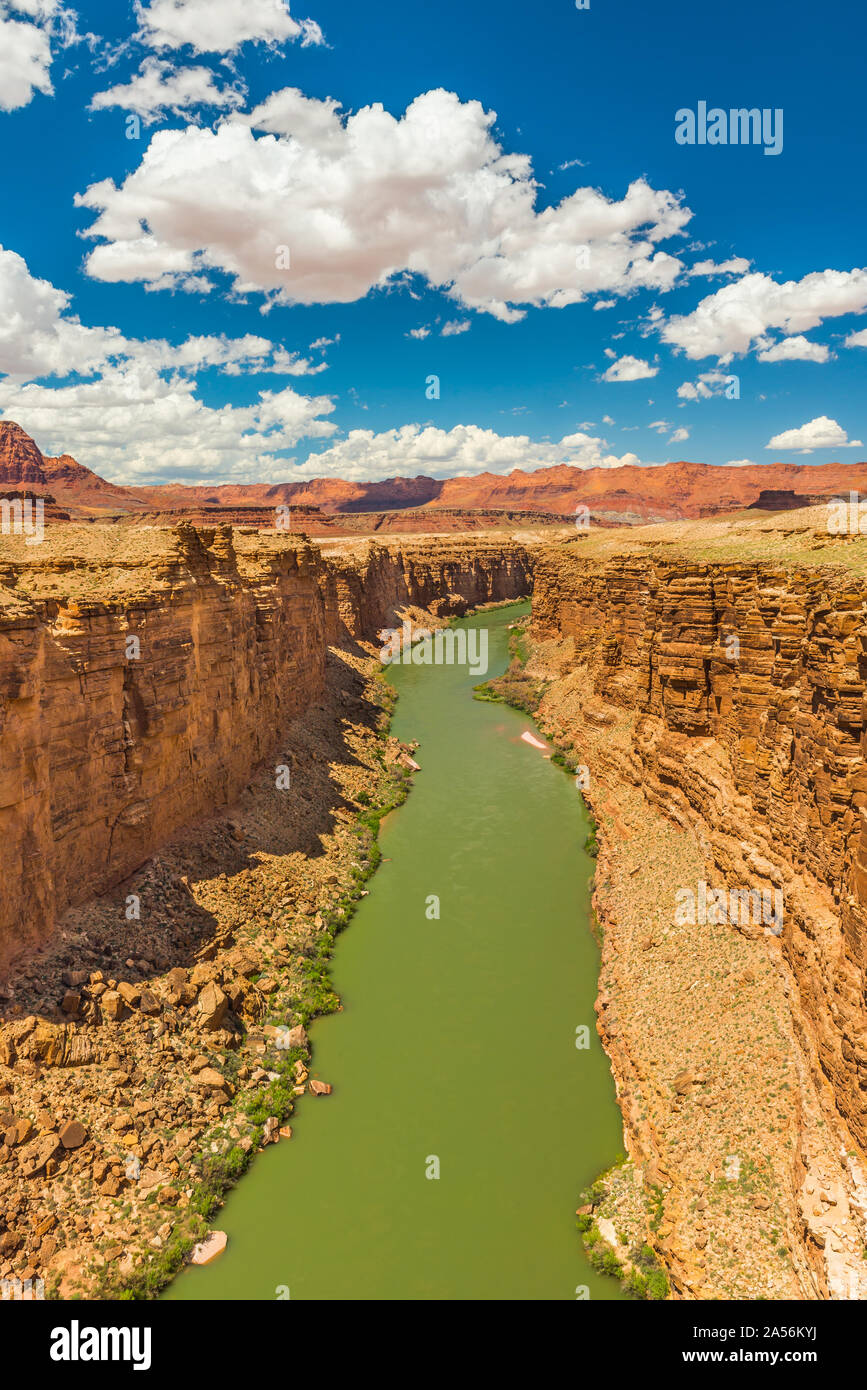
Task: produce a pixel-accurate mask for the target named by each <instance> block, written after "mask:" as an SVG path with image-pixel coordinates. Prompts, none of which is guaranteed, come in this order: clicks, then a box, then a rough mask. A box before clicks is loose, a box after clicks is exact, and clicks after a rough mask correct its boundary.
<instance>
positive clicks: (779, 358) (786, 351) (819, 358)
mask: <svg viewBox="0 0 867 1390" xmlns="http://www.w3.org/2000/svg"><path fill="white" fill-rule="evenodd" d="M830 355H831V354H830V350H829V349H828V348H827V347H826V346H825V344H824V343H812V342H811V341H810V339H809V338H805V337H804V335H803V334H802V333H799V334H798V335H797V336H796V337H794V338H783V339H782V340H781V341H780V342H779V343H774V345H773V347H769V348H765V349H764V350H763V351H762V352H760V353H759V354H758V359H759V361H760V362H827V361H828V358H829V356H830Z"/></svg>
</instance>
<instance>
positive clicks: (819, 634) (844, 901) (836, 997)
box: [532, 544, 867, 1239]
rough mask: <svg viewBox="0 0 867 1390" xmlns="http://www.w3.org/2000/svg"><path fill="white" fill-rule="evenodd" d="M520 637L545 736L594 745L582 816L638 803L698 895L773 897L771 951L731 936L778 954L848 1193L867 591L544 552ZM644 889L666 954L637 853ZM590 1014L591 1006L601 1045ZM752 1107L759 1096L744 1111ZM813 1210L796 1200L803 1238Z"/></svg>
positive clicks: (856, 1107)
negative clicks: (682, 838) (701, 890)
mask: <svg viewBox="0 0 867 1390" xmlns="http://www.w3.org/2000/svg"><path fill="white" fill-rule="evenodd" d="M532 633H533V637H534V639H535V643H536V644H537V647H538V648H539V650H542V649H543V648H545V646H546V644H547V645H548V669H547V670H546V671H545V672H544V674H546V675H547V676H548V677H549V678H550V677H553V678H554V683H553V685H552V686H551V693H550V694H549V696H548V697H546V698H545V699H543V702H542V717H543V721H544V720H545V719H547V720H548V721H549V723H553V724H554V725H557V726H559V728H560V730H561V731H562V732H565V733H566V734H567V735H568V736H569V738H570V739H571V740H572V741H573V742H574V744H575V746H576V747H577V748H579V750H580V748H581V747H582V743H584V744H587V745H588V746H589V744H590V743H592V745H593V754H592V765H591V768H590V772H591V777H592V788H591V793H590V796H591V801H593V800H596V801H598V802H599V804H600V805H602V806H604V805H605V797H606V796H607V795H608V794H609V792H610V791H611V790H612V789H616V788H617V787H618V786H620V787H633V788H636V789H639V791H640V793H641V796H642V797H643V799H644V803H645V804H646V805H649V806H651V807H653V808H654V809H655V810H658V811H661V812H663V813H664V816H665V818H666V819H667V821H668V822H669V823H673V824H674V825H675V826H680V827H683V828H684V829H685V830H686V831H688V832H689V833H690V836H691V837H692V839H693V840H694V842H695V844H696V845H697V847H698V849H699V851H700V860H699V862H702V861H703V872H704V875H705V878H706V881H707V882H708V884H710V885H713V886H716V887H721V888H726V889H731V888H741V889H743V888H749V889H759V890H768V891H773V890H775V889H779V890H781V891H782V894H783V903H784V911H783V928H782V935H781V937H780V940H779V944H778V943H777V941H776V938H775V937H773V936H772V935H771V932H770V931H769V930H768V929H767V927H766V926H765V924H763V923H761V922H758V923H756V922H755V921H753V922H750V923H747V922H744V921H739V922H738V923H736V924H733V927H734V929H736V930H737V931H738V932H739V933H741V935H742V936H746V937H749V938H752V939H755V940H758V939H761V940H762V941H764V943H765V945H766V947H767V949H768V950H769V951H770V953H771V956H772V957H773V954H774V952H779V951H780V949H781V950H782V956H781V962H782V963H784V964H785V965H786V966H787V967H788V970H789V972H790V974H789V976H788V978H790V979H791V980H792V981H793V983H794V988H793V989H792V990H791V993H789V987H788V986H787V985H785V981H784V983H783V988H784V990H785V992H786V994H787V996H788V997H789V999H790V1012H791V1017H792V1023H793V1027H794V1029H795V1032H796V1033H799V1034H800V1037H801V1042H802V1044H803V1055H804V1057H805V1059H806V1060H807V1065H808V1066H809V1065H812V1066H813V1067H814V1069H815V1075H814V1080H815V1082H816V1086H817V1088H818V1090H817V1094H821V1093H824V1092H827V1093H828V1095H829V1097H830V1099H831V1100H832V1102H833V1106H834V1107H835V1108H836V1110H837V1112H838V1114H839V1115H840V1116H841V1117H842V1118H843V1121H844V1123H845V1126H846V1127H847V1128H848V1136H847V1135H846V1132H845V1129H844V1130H843V1131H842V1135H841V1138H842V1142H843V1143H844V1145H846V1146H848V1148H849V1150H850V1152H851V1154H852V1155H853V1159H852V1160H847V1162H848V1163H849V1168H850V1170H851V1171H850V1173H849V1176H850V1177H853V1173H854V1167H853V1161H854V1155H855V1146H854V1145H853V1144H852V1142H851V1141H852V1140H853V1139H854V1141H855V1145H857V1147H858V1149H860V1152H861V1154H862V1155H863V1154H864V1153H865V1152H867V1008H865V993H864V989H865V976H864V971H865V946H867V839H865V812H867V765H865V758H864V754H865V746H867V745H865V739H867V580H865V578H864V577H863V575H861V574H859V573H858V572H857V570H856V569H855V568H854V567H853V568H848V569H847V568H843V567H842V566H840V567H834V566H831V565H810V564H808V563H804V564H798V563H791V562H787V563H785V564H783V563H775V562H774V560H773V558H772V548H769V552H768V559H767V560H766V561H762V560H757V559H751V560H748V561H737V560H732V561H725V560H720V561H719V562H710V561H709V562H707V563H703V562H699V561H696V562H694V561H691V560H690V559H688V558H677V557H676V556H675V555H671V556H665V555H664V554H663V553H662V551H661V548H660V549H657V550H656V551H655V553H644V554H642V553H631V554H630V553H626V554H622V555H620V556H619V557H613V556H608V557H606V556H602V557H600V558H594V556H593V555H592V554H588V553H587V552H586V551H585V553H584V554H582V553H581V548H580V547H579V546H577V545H574V544H573V545H567V546H564V545H560V546H549V547H543V548H542V549H541V550H540V551H539V552H538V553H537V555H536V559H535V588H534V599H533V626H532ZM540 673H541V671H540ZM564 711H565V715H564ZM606 725H610V726H612V729H613V728H614V727H615V726H616V727H617V729H618V731H619V732H618V734H617V736H615V734H614V733H613V732H612V735H611V737H606V736H605V727H606ZM621 726H622V728H621ZM600 731H601V735H600ZM624 731H625V732H624ZM621 733H623V737H621V736H620V734H621ZM591 734H592V737H590V735H591ZM615 838H616V837H615ZM634 872H638V870H637V869H636V870H635V871H634ZM643 873H644V875H646V876H648V877H649V878H650V879H651V881H652V879H653V875H654V874H656V875H657V878H658V879H659V882H660V885H662V884H664V890H665V894H666V895H667V896H666V901H665V902H664V903H661V904H660V907H659V914H660V921H661V922H667V923H668V924H669V925H668V926H663V931H664V932H671V933H672V939H673V938H674V935H675V934H676V933H675V928H674V926H673V925H672V924H673V923H674V922H675V908H676V903H675V901H674V897H673V887H674V886H677V885H673V884H672V882H670V881H669V880H670V878H671V875H670V874H668V866H667V865H666V864H662V863H657V862H655V860H654V855H653V852H652V851H651V852H650V853H649V854H648V855H647V858H646V861H645V864H644V870H643ZM680 886H681V887H682V888H684V889H692V890H695V889H696V886H697V885H696V883H695V882H694V881H692V879H690V881H684V882H683V883H682V884H681V885H680ZM603 887H604V885H603ZM660 892H662V888H660ZM600 898H601V902H602V910H603V911H604V899H605V892H604V891H602V889H600ZM669 899H670V900H669ZM700 932H701V926H700V924H699V927H698V929H697V932H693V939H694V940H696V939H697V937H698V934H699V933H700ZM615 936H616V933H615ZM648 940H650V938H648ZM616 949H617V943H616V939H615V941H614V943H613V945H612V951H615V952H616ZM647 959H648V960H649V959H650V958H649V957H648V958H647ZM672 959H673V960H674V959H676V958H675V957H672ZM696 959H699V957H698V956H697V957H696ZM781 978H782V977H781ZM699 985H700V980H699V982H698V983H696V984H693V986H692V988H693V990H696V989H699ZM701 997H702V996H701V993H700V989H699V992H698V993H692V994H691V995H690V996H689V998H690V1000H693V999H694V1000H699V999H700V998H701ZM606 1007H607V1001H606V1000H605V998H604V997H603V1001H602V1005H601V1014H602V1031H603V1035H604V1034H605V1016H606V1015H605V1010H606ZM696 1007H697V1006H696ZM745 1021H746V1020H745ZM746 1026H749V1025H748V1022H747V1024H746ZM612 1031H614V1030H612ZM619 1032H620V1034H621V1037H620V1038H619V1039H617V1040H615V1041H614V1043H613V1046H614V1049H615V1050H616V1049H617V1048H618V1047H621V1048H622V1044H623V1034H624V1029H623V1028H621V1029H620V1030H619ZM750 1041H751V1040H749V1039H744V1040H743V1042H744V1046H745V1048H748V1045H749V1042H750ZM639 1046H640V1044H639ZM768 1051H769V1066H768V1072H769V1074H772V1073H773V1071H774V1069H775V1067H776V1053H775V1052H774V1048H773V1046H772V1045H771V1043H770V1042H769V1048H768ZM624 1055H625V1053H624ZM730 1065H732V1066H735V1067H737V1066H738V1065H739V1064H738V1062H737V1061H736V1060H735V1056H734V1055H733V1057H732V1059H731V1062H730ZM615 1069H616V1067H615ZM667 1084H670V1081H669V1082H668V1083H667ZM764 1104H765V1102H764V1101H763V1100H762V1099H760V1097H759V1096H758V1095H757V1096H756V1100H755V1106H756V1113H757V1112H758V1108H759V1107H760V1106H763V1105H764ZM624 1108H625V1114H626V1119H627V1126H628V1128H629V1126H630V1114H629V1106H628V1105H627V1106H626V1107H624ZM754 1119H755V1115H754V1114H749V1113H745V1114H744V1117H743V1125H744V1126H745V1127H746V1126H747V1125H748V1124H752V1123H753V1122H754ZM632 1121H633V1123H632V1126H631V1128H632V1135H633V1138H635V1137H636V1136H638V1134H639V1129H640V1126H639V1124H638V1121H637V1117H636V1116H633V1117H632ZM644 1141H645V1142H639V1144H638V1148H639V1149H640V1150H643V1153H642V1156H643V1157H647V1154H648V1152H649V1148H652V1147H653V1145H652V1143H650V1141H649V1140H648V1136H647V1134H645V1136H644ZM796 1147H797V1146H796ZM841 1152H844V1153H845V1152H846V1149H845V1148H844V1149H843V1150H841ZM804 1157H805V1155H804ZM801 1160H802V1155H801V1154H800V1153H797V1152H796V1153H795V1155H794V1156H793V1160H792V1164H791V1174H792V1181H793V1184H794V1187H795V1188H796V1189H797V1187H798V1184H799V1182H800V1181H801V1179H803V1177H804V1169H803V1165H802V1161H801ZM858 1174H859V1175H860V1168H859V1169H858ZM861 1182H862V1179H861V1177H860V1176H858V1177H857V1180H856V1179H855V1178H853V1183H854V1186H855V1188H857V1187H858V1184H859V1183H861ZM802 1195H803V1194H802ZM863 1197H864V1193H863V1191H862V1192H861V1193H860V1197H859V1198H858V1202H860V1203H861V1204H862V1205H863ZM850 1199H852V1193H851V1192H850ZM840 1200H841V1201H843V1200H844V1199H843V1198H842V1197H841V1198H840ZM856 1205H857V1203H856ZM813 1207H814V1204H813V1203H812V1202H811V1201H810V1200H806V1199H805V1205H804V1211H805V1221H806V1224H807V1226H809V1224H810V1219H811V1217H812V1215H814V1214H815V1215H816V1216H818V1215H819V1213H820V1206H819V1205H818V1204H815V1211H814V1210H813ZM850 1207H851V1200H850ZM826 1210H827V1208H826ZM838 1215H839V1212H838ZM862 1217H863V1213H862ZM817 1239H824V1237H817Z"/></svg>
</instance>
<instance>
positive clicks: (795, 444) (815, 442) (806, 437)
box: [765, 415, 863, 454]
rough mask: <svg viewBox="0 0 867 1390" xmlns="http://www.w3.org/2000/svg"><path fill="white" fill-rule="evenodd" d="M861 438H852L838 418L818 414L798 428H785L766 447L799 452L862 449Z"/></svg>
mask: <svg viewBox="0 0 867 1390" xmlns="http://www.w3.org/2000/svg"><path fill="white" fill-rule="evenodd" d="M862 447H863V445H862V443H861V440H860V439H850V438H849V437H848V435H847V434H846V431H845V430H844V429H843V427H842V426H841V425H838V424H837V421H836V420H831V419H829V417H828V416H827V415H817V416H816V418H815V420H808V421H807V423H806V424H805V425H801V426H800V427H799V428H798V429H793V430H783V432H782V434H775V435H774V437H773V439H771V440H770V441H769V442H768V443H767V444H766V445H765V448H766V449H797V451H798V453H799V454H810V453H812V452H813V450H814V449H860V448H862Z"/></svg>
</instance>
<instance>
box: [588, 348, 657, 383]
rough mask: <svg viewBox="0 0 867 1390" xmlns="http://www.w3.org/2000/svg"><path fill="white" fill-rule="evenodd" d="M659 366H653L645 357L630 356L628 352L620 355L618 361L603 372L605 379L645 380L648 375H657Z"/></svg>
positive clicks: (603, 378)
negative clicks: (622, 355)
mask: <svg viewBox="0 0 867 1390" xmlns="http://www.w3.org/2000/svg"><path fill="white" fill-rule="evenodd" d="M658 371H659V368H658V367H651V365H650V363H649V362H645V360H644V358H643V357H630V356H629V354H628V353H627V354H626V355H625V356H624V357H618V359H617V361H616V362H612V363H611V366H610V367H609V368H608V369H607V371H604V372H603V373H602V380H603V381H644V380H646V378H647V377H651V376H656V374H657V372H658Z"/></svg>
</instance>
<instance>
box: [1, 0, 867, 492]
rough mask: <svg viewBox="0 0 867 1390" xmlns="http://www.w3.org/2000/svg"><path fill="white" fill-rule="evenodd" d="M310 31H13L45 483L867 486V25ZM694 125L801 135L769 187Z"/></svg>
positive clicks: (12, 285)
mask: <svg viewBox="0 0 867 1390" xmlns="http://www.w3.org/2000/svg"><path fill="white" fill-rule="evenodd" d="M293 3H295V0H293ZM297 5H298V8H293V9H292V12H291V15H290V13H289V11H288V9H287V7H286V5H285V4H284V3H283V0H245V3H244V4H238V3H237V0H142V3H140V4H139V5H133V4H126V3H124V0H120V3H112V4H103V3H91V4H79V5H77V6H75V7H74V8H72V7H69V6H64V5H63V3H62V0H19V3H17V4H15V3H12V0H0V131H2V139H3V146H2V150H3V171H4V173H3V184H4V194H5V196H4V199H3V203H2V206H0V244H2V247H3V248H4V249H3V252H2V254H0V309H2V313H0V372H2V373H4V375H3V376H2V377H0V414H2V416H3V417H5V418H11V419H16V420H18V421H19V423H21V424H22V425H23V426H24V428H25V429H27V430H28V431H29V432H30V433H32V434H33V435H34V437H35V438H36V439H37V442H38V443H39V444H40V446H41V447H42V448H43V450H44V451H45V452H59V451H61V450H65V451H68V452H70V453H72V454H74V455H75V456H76V457H77V458H78V459H79V460H80V461H81V462H83V463H85V464H87V465H89V466H91V467H93V468H95V469H97V471H99V472H101V473H102V474H103V475H104V476H106V477H109V478H111V479H113V480H116V481H119V482H151V481H153V482H157V481H173V480H178V481H180V480H183V481H191V482H192V481H197V480H200V481H215V480H225V481H237V482H243V481H248V480H250V481H252V480H260V479H271V480H283V479H293V478H303V477H312V476H317V475H326V476H339V477H348V478H354V479H359V480H360V479H363V478H375V477H388V476H393V475H395V474H408V475H413V474H417V473H428V474H433V475H434V476H450V475H453V474H460V473H477V472H481V471H484V470H485V469H490V470H491V471H495V472H508V471H510V470H511V469H512V468H514V467H524V468H534V467H539V466H543V465H545V464H550V463H558V462H567V463H572V464H575V465H576V466H578V467H587V466H594V465H600V464H603V465H605V466H608V467H616V466H617V464H618V463H623V462H636V461H638V462H641V463H643V464H648V465H652V464H659V463H662V462H665V461H666V460H668V459H677V458H688V459H697V460H701V461H704V462H708V463H715V464H723V463H728V462H743V461H745V460H751V461H754V462H756V463H764V462H772V461H774V460H777V459H782V460H786V461H791V462H799V463H824V462H828V461H831V460H837V459H839V460H841V461H852V462H854V461H856V460H858V459H860V458H862V457H864V456H865V454H867V449H863V448H860V447H859V444H860V441H861V440H862V439H865V438H867V420H865V410H864V401H863V391H859V386H860V385H861V380H862V373H863V364H864V361H865V360H867V270H865V269H864V268H863V262H864V260H865V255H864V246H863V233H861V232H860V229H861V228H862V227H863V223H864V211H865V209H864V186H863V177H862V172H861V171H862V169H863V145H864V116H863V110H862V98H861V90H862V85H863V83H862V78H863V72H862V67H863V58H862V56H861V55H863V51H864V41H865V28H867V21H865V19H864V16H863V11H862V10H861V9H860V7H855V6H854V5H851V4H850V5H843V4H840V3H837V2H836V0H831V3H828V4H825V5H823V6H822V7H821V9H817V8H816V7H815V6H812V5H811V6H809V7H808V6H807V5H806V4H803V3H787V4H785V5H784V4H782V3H778V0H772V3H768V4H765V5H764V6H762V7H761V9H757V8H756V7H755V6H754V5H752V4H747V3H744V0H734V2H733V3H731V4H730V5H728V6H727V7H725V9H720V8H719V7H717V8H716V9H714V10H710V9H707V8H706V7H701V8H697V7H695V6H694V5H686V4H674V3H668V4H661V5H647V4H638V3H636V0H619V2H618V3H615V0H590V8H589V9H582V10H579V9H577V7H576V6H575V4H574V0H544V3H541V4H538V5H536V6H533V7H527V6H526V5H525V4H522V5H518V4H517V3H511V0H509V3H498V4H494V3H491V0H474V2H473V3H471V4H458V3H455V2H454V0H444V2H442V3H439V4H438V5H436V6H435V7H431V6H407V5H406V4H405V3H401V4H397V3H392V2H391V0H380V3H378V4H376V5H375V6H369V7H364V6H359V5H358V4H357V3H356V4H349V3H345V2H344V0H297ZM700 102H703V103H706V106H707V108H709V109H712V108H716V109H718V110H719V111H721V112H723V113H725V117H726V122H728V112H729V111H730V110H732V109H733V108H758V109H759V110H760V111H761V110H767V111H769V112H777V111H782V123H781V126H780V118H779V117H775V118H774V119H775V120H776V122H777V125H778V127H779V128H780V129H781V132H782V148H781V150H780V152H779V153H777V154H766V153H765V151H764V147H763V145H762V144H761V143H759V144H736V143H726V144H716V145H713V144H698V143H696V144H682V143H678V141H677V140H676V139H675V128H676V120H675V116H676V113H677V112H678V111H681V112H682V111H684V110H690V111H698V107H699V103H700ZM377 104H378V106H379V107H380V108H382V110H380V111H378V110H377V109H376V107H377ZM493 113H496V115H495V117H494V116H493ZM136 119H137V120H138V122H139V125H138V126H137V125H136ZM718 128H719V127H718ZM130 136H132V137H133V138H129V137H130ZM687 210H688V212H687ZM688 213H689V214H691V215H688ZM278 261H280V264H279V265H278ZM444 330H445V331H444ZM858 335H861V336H862V337H863V343H864V345H862V344H861V343H860V342H859V340H858ZM313 345H315V346H313ZM432 376H435V377H436V378H438V389H439V395H438V397H437V396H436V394H435V391H434V389H433V387H431V386H430V385H429V384H428V383H429V379H430V378H431V377H432ZM772 441H773V442H772ZM769 446H770V447H769Z"/></svg>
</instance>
